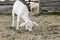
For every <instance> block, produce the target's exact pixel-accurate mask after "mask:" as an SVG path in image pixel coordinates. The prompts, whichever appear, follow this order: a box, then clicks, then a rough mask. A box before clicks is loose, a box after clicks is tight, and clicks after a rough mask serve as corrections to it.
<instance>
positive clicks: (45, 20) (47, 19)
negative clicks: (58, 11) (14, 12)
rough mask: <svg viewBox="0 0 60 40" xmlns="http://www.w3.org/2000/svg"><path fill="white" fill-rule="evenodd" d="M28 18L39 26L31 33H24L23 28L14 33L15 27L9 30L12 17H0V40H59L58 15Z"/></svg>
mask: <svg viewBox="0 0 60 40" xmlns="http://www.w3.org/2000/svg"><path fill="white" fill-rule="evenodd" d="M30 18H31V20H33V21H36V22H37V23H38V24H39V26H37V27H34V28H33V31H32V32H28V31H26V30H25V29H24V27H21V28H20V29H19V30H18V31H16V30H15V27H14V28H11V24H12V16H11V15H0V40H60V16H59V15H40V16H37V17H36V16H30ZM15 19H16V18H15ZM15 21H16V20H15ZM21 22H22V21H21ZM15 23H16V22H15Z"/></svg>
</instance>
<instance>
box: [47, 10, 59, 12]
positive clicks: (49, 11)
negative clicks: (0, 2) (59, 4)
mask: <svg viewBox="0 0 60 40" xmlns="http://www.w3.org/2000/svg"><path fill="white" fill-rule="evenodd" d="M48 12H60V10H48Z"/></svg>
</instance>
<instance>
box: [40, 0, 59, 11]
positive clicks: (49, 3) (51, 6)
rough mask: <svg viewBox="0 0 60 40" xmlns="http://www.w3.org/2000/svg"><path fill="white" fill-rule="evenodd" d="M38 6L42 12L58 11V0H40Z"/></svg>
mask: <svg viewBox="0 0 60 40" xmlns="http://www.w3.org/2000/svg"><path fill="white" fill-rule="evenodd" d="M40 4H41V5H40V9H41V11H42V12H45V11H47V12H48V11H49V10H60V0H40ZM44 10H45V11H44Z"/></svg>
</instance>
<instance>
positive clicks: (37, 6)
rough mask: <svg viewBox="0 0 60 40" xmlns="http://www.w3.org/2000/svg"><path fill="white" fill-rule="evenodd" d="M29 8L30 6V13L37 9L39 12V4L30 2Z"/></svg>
mask: <svg viewBox="0 0 60 40" xmlns="http://www.w3.org/2000/svg"><path fill="white" fill-rule="evenodd" d="M29 6H30V9H31V11H32V9H33V8H37V9H38V10H39V3H35V2H30V5H29Z"/></svg>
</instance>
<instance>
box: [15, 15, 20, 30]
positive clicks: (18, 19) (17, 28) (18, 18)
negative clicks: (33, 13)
mask: <svg viewBox="0 0 60 40" xmlns="http://www.w3.org/2000/svg"><path fill="white" fill-rule="evenodd" d="M19 21H20V16H19V15H17V26H16V30H19Z"/></svg>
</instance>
